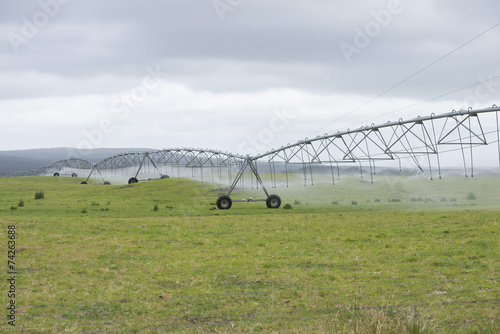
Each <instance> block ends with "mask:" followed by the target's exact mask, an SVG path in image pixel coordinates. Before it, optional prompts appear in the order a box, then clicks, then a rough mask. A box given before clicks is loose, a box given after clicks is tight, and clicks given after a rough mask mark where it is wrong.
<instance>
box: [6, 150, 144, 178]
mask: <svg viewBox="0 0 500 334" xmlns="http://www.w3.org/2000/svg"><path fill="white" fill-rule="evenodd" d="M140 151H152V149H150V148H96V149H89V150H76V149H73V148H67V147H59V148H40V149H30V150H15V151H0V176H10V175H11V174H12V173H15V172H20V171H29V170H36V169H38V168H41V167H44V166H48V165H50V164H52V163H53V162H56V161H58V160H63V159H67V158H73V157H75V158H83V159H87V160H90V161H92V162H96V163H97V162H99V161H101V160H103V159H104V158H107V157H109V156H112V155H115V154H120V153H125V152H140Z"/></svg>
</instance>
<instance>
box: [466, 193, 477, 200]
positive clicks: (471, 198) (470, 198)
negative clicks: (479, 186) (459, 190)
mask: <svg viewBox="0 0 500 334" xmlns="http://www.w3.org/2000/svg"><path fill="white" fill-rule="evenodd" d="M467 199H468V200H475V199H476V194H474V193H473V192H472V191H471V192H469V193H468V194H467Z"/></svg>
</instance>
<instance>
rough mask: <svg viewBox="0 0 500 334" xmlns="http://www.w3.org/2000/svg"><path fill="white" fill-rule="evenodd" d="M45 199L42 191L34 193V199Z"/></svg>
mask: <svg viewBox="0 0 500 334" xmlns="http://www.w3.org/2000/svg"><path fill="white" fill-rule="evenodd" d="M44 198H45V193H44V192H43V191H37V192H36V193H35V199H44Z"/></svg>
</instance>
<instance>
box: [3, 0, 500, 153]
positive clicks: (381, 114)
mask: <svg viewBox="0 0 500 334" xmlns="http://www.w3.org/2000/svg"><path fill="white" fill-rule="evenodd" d="M498 13H500V2H499V1H498V0H484V1H472V0H469V1H466V0H453V1H452V0H442V1H427V0H418V1H417V0H401V1H397V0H391V1H387V0H384V1H378V0H371V1H333V0H308V1H304V0H303V1H298V0H203V1H202V0H182V1H181V0H178V1H173V0H166V1H159V0H157V1H153V0H146V1H140V2H139V1H131V0H119V1H118V0H108V1H95V0H39V1H14V0H5V1H2V2H0V29H1V30H0V31H1V33H0V35H1V39H0V40H1V42H0V113H1V124H2V126H1V130H0V131H1V132H0V150H12V149H29V148H49V147H75V148H94V147H96V148H97V147H147V148H153V149H161V148H170V147H199V148H212V149H219V150H223V151H230V152H234V153H240V154H244V153H255V152H256V151H258V152H260V153H262V152H264V151H266V150H268V149H271V148H277V147H279V146H282V145H284V144H286V143H288V142H296V141H297V140H299V139H303V138H305V137H315V136H316V135H319V134H324V133H334V132H337V131H339V130H345V129H347V128H351V129H352V128H355V127H359V126H361V125H365V124H371V123H376V124H377V123H385V122H386V121H389V120H397V119H399V118H404V119H409V118H414V117H417V116H418V115H422V116H423V115H430V114H431V113H436V114H440V113H445V112H449V111H451V110H452V109H460V108H468V107H473V108H483V107H489V106H491V105H492V104H499V103H500V94H499V92H500V78H497V76H500V62H499V61H498V58H499V56H498V55H499V54H500V25H498V26H495V25H497V24H499V23H500V19H499V16H498ZM466 87H469V88H466ZM452 92H454V93H452Z"/></svg>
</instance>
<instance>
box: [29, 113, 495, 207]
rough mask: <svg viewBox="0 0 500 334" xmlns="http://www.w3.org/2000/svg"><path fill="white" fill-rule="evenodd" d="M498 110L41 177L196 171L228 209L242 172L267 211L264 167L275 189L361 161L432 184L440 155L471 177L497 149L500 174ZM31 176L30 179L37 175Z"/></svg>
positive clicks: (62, 164) (171, 153)
mask: <svg viewBox="0 0 500 334" xmlns="http://www.w3.org/2000/svg"><path fill="white" fill-rule="evenodd" d="M499 111H500V108H499V107H497V106H496V105H493V106H492V107H490V108H483V109H472V108H469V109H467V110H458V111H455V110H454V111H452V112H448V113H443V114H439V115H436V114H431V115H429V116H423V117H421V116H418V117H416V118H413V119H408V120H403V119H399V120H398V121H390V122H387V123H383V124H378V125H376V124H371V125H366V126H362V127H360V128H357V129H347V130H345V131H338V132H336V133H333V134H324V135H322V136H317V137H316V138H312V139H309V138H305V139H303V140H299V141H298V142H297V143H294V144H287V145H285V146H282V147H280V148H279V149H272V150H270V151H268V152H266V153H263V154H258V155H255V156H243V155H239V154H233V153H229V152H222V151H217V150H212V149H199V148H168V149H162V150H155V151H147V152H129V153H122V154H117V155H113V156H111V157H108V158H105V159H103V160H101V161H100V162H98V163H92V162H91V161H88V160H86V159H80V158H69V159H65V160H60V161H56V162H55V163H53V164H51V165H50V166H47V167H43V168H41V169H40V170H38V171H37V173H38V175H40V174H43V175H47V173H49V172H54V175H55V174H57V173H60V172H61V171H63V170H68V169H69V170H70V169H79V170H90V173H89V174H88V176H87V180H86V181H88V180H89V179H90V178H91V177H92V176H93V177H94V178H96V177H97V178H101V179H103V181H104V182H105V184H106V183H109V182H107V181H106V180H105V177H106V176H107V175H108V174H109V173H115V174H116V173H118V172H119V171H123V172H126V173H128V174H130V176H131V177H130V179H129V180H128V182H129V183H135V182H138V181H140V180H139V175H140V174H141V173H142V174H147V173H149V174H151V175H153V174H154V175H156V176H153V177H150V178H149V179H148V180H150V179H156V178H166V177H170V176H173V175H174V174H175V173H176V172H177V176H178V177H182V176H183V174H182V173H181V171H180V170H181V169H188V170H191V175H190V177H192V178H194V179H199V180H201V181H204V180H206V179H210V182H213V183H224V182H227V183H228V184H230V187H229V190H228V192H227V193H226V194H225V195H223V196H221V198H219V200H218V201H217V206H218V207H219V208H220V209H228V208H230V207H231V203H232V201H231V199H230V195H231V192H232V191H233V190H234V189H235V187H236V186H237V184H239V183H240V182H242V181H243V182H244V179H245V175H248V174H250V178H251V185H252V187H253V184H255V185H256V186H257V187H259V186H260V187H261V188H262V189H263V191H264V192H265V194H266V199H262V201H266V203H267V205H268V207H270V208H276V207H279V205H280V203H281V202H280V199H279V196H277V195H270V194H269V193H268V192H267V189H266V188H265V186H264V182H263V180H262V178H261V175H260V174H259V169H260V171H262V168H265V174H266V175H267V176H269V177H270V183H271V186H272V187H274V188H275V187H276V185H277V183H278V182H277V174H281V179H283V175H284V176H285V183H286V186H288V174H289V173H297V172H299V173H302V174H303V178H304V185H306V184H307V183H310V184H314V177H313V174H314V169H315V168H316V169H317V168H323V169H322V172H323V173H324V172H325V171H326V170H329V172H330V173H331V180H332V183H333V184H335V179H336V178H337V179H338V178H340V169H341V168H340V167H339V166H340V164H356V165H358V164H359V168H360V173H361V174H362V173H363V170H366V169H368V171H369V173H370V176H371V179H372V181H373V175H374V174H375V170H376V165H377V164H380V163H382V162H383V161H386V162H389V161H397V162H398V164H399V170H401V165H402V162H405V163H406V162H410V164H411V165H413V166H415V167H416V168H417V169H418V170H419V171H420V172H422V173H424V172H426V171H428V172H429V174H430V178H431V179H432V178H433V177H435V176H438V177H439V178H441V175H442V173H441V171H442V168H443V159H442V156H443V154H445V153H446V154H448V153H450V154H451V153H453V152H454V153H455V154H456V156H457V157H458V160H457V161H458V162H459V164H461V165H463V169H464V174H465V176H466V177H468V176H471V177H473V176H474V171H475V161H476V157H477V155H476V151H477V150H478V147H480V146H487V145H490V146H493V148H494V149H495V150H496V152H495V154H489V155H488V158H489V159H491V158H493V157H495V156H496V158H495V159H496V160H497V162H498V164H499V170H500V122H499V115H498V112H499ZM488 117H489V118H488ZM492 144H493V145H492ZM363 164H364V165H365V166H364V167H363ZM297 166H298V167H297ZM207 170H209V172H208V173H207ZM26 173H27V174H28V175H32V174H33V171H31V172H26ZM233 173H234V174H235V177H233ZM261 173H262V172H261ZM72 176H74V174H72ZM184 176H188V177H189V175H184ZM86 181H84V182H82V183H86Z"/></svg>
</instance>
